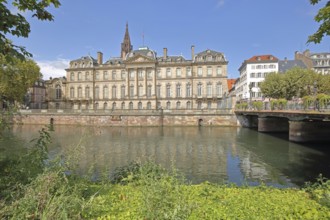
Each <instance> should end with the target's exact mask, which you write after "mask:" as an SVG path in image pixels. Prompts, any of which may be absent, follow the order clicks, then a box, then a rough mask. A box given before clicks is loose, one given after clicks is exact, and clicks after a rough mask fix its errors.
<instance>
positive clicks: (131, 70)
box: [47, 24, 228, 110]
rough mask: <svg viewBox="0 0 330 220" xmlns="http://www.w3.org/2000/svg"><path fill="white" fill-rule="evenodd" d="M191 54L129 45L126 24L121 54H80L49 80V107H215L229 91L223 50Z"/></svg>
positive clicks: (112, 108) (219, 104) (219, 106)
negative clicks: (62, 74)
mask: <svg viewBox="0 0 330 220" xmlns="http://www.w3.org/2000/svg"><path fill="white" fill-rule="evenodd" d="M194 50H195V47H194V46H192V47H191V59H185V58H184V57H183V56H171V55H168V54H167V48H164V49H163V55H162V56H157V53H156V52H155V51H153V50H151V49H149V48H148V47H140V48H139V49H137V50H133V46H132V45H131V40H130V36H129V31H128V25H127V24H126V31H125V35H124V39H123V42H122V44H121V53H120V54H121V56H120V57H116V58H110V59H109V60H107V61H105V62H103V54H102V53H101V52H98V53H97V59H94V58H93V57H91V56H84V57H81V58H80V59H76V60H72V61H71V62H70V66H69V68H67V69H66V78H56V79H52V80H50V81H49V82H48V84H47V85H48V86H47V88H48V89H47V93H48V97H49V98H48V108H50V109H51V108H53V109H54V108H57V109H59V108H71V109H94V110H95V109H109V110H115V109H122V110H126V109H130V110H131V109H138V110H142V109H160V108H162V109H218V108H223V106H224V104H225V103H224V100H225V97H226V95H228V85H227V65H228V61H227V60H226V58H225V56H224V54H223V53H220V52H216V51H213V50H209V49H207V50H205V51H203V52H200V53H196V54H195V51H194Z"/></svg>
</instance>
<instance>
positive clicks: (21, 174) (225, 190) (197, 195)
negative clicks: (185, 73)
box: [0, 130, 330, 219]
mask: <svg viewBox="0 0 330 220" xmlns="http://www.w3.org/2000/svg"><path fill="white" fill-rule="evenodd" d="M47 143H49V133H48V131H47V130H42V131H41V132H40V137H39V139H37V140H35V146H34V147H32V148H30V149H28V150H27V152H26V153H25V154H24V156H21V157H18V158H16V159H14V158H5V157H1V161H0V162H1V170H0V172H1V173H0V175H1V181H0V218H1V219H330V181H329V180H326V179H324V178H322V177H320V178H319V180H318V182H317V183H314V184H309V185H306V187H304V188H302V189H296V188H286V189H277V188H273V187H269V186H264V185H260V186H257V187H250V186H240V187H238V186H235V185H217V184H211V183H208V182H205V183H202V184H199V185H190V184H189V183H187V182H186V181H185V179H184V177H182V176H181V175H180V174H179V172H178V171H177V170H176V169H175V168H172V169H171V170H165V169H164V168H162V167H161V166H159V165H157V164H155V163H153V162H146V163H143V164H141V163H132V164H130V165H128V166H126V167H121V168H118V169H117V170H116V171H115V172H114V174H113V175H112V176H111V177H110V178H109V177H108V176H107V175H104V177H103V178H100V179H99V181H97V182H95V181H92V180H91V178H90V177H88V176H85V177H82V176H80V175H78V174H76V173H75V172H74V170H76V167H75V166H76V164H77V163H76V162H75V161H76V160H77V158H78V156H77V151H79V150H74V152H73V153H72V154H71V156H69V157H66V158H63V157H59V158H57V159H54V160H52V161H50V160H49V159H47V158H46V155H47V154H45V152H46V151H47V147H45V146H46V145H47ZM91 170H92V169H91Z"/></svg>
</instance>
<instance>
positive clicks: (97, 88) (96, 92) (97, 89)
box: [95, 86, 100, 99]
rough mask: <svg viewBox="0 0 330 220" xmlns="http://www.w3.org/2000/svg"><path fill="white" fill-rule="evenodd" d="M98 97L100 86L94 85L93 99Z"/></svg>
mask: <svg viewBox="0 0 330 220" xmlns="http://www.w3.org/2000/svg"><path fill="white" fill-rule="evenodd" d="M99 98H100V87H98V86H96V87H95V99H99Z"/></svg>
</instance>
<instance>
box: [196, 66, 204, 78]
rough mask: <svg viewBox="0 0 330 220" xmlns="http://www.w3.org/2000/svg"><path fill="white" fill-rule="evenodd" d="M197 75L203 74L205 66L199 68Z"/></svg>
mask: <svg viewBox="0 0 330 220" xmlns="http://www.w3.org/2000/svg"><path fill="white" fill-rule="evenodd" d="M197 76H203V68H202V67H198V68H197Z"/></svg>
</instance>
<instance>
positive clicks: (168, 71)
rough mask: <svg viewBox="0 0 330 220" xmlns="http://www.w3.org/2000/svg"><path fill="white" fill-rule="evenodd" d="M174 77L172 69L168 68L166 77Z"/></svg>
mask: <svg viewBox="0 0 330 220" xmlns="http://www.w3.org/2000/svg"><path fill="white" fill-rule="evenodd" d="M171 76H172V71H171V68H166V77H167V78H170V77H171Z"/></svg>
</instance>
